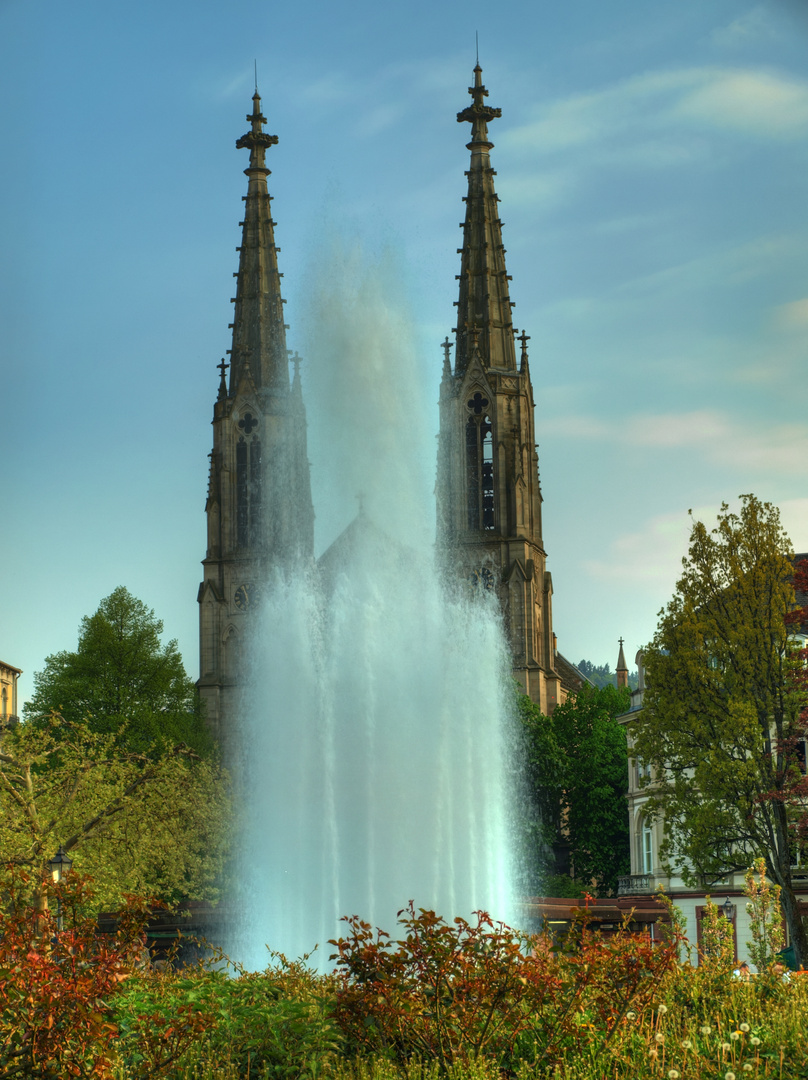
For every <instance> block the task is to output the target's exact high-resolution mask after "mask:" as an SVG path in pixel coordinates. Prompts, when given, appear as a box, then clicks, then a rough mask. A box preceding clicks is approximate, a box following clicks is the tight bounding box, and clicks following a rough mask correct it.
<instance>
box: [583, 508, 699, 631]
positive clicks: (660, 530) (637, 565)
mask: <svg viewBox="0 0 808 1080" xmlns="http://www.w3.org/2000/svg"><path fill="white" fill-rule="evenodd" d="M697 516H698V515H697ZM691 524H692V522H691V519H690V516H689V515H688V514H687V511H686V509H684V508H683V509H681V510H677V511H675V512H673V513H668V514H657V515H656V516H654V517H651V518H648V519H646V520H645V521H643V522H641V524H640V527H639V528H637V529H635V530H633V531H631V532H626V533H622V534H620V535H618V536H617V537H615V538H614V539H613V540H612V541H611V543H610V544H609V545H608V547H607V549H606V550H605V551H603V552H600V553H599V557H598V558H595V559H588V560H587V561H586V562H585V563H584V570H585V571H586V572H587V573H588V574H590V575H591V576H592V577H593V578H596V579H597V580H599V581H618V582H626V583H627V584H628V583H631V584H632V585H633V586H634V587H637V586H642V585H643V584H648V583H649V582H654V583H658V584H659V583H662V584H665V585H669V586H670V588H671V589H672V587H673V584H674V581H675V580H676V575H677V573H678V571H679V568H680V567H681V560H682V556H683V555H684V554H685V552H686V551H687V538H688V536H689V534H690V528H691ZM652 614H653V612H649V617H650V616H651V615H652Z"/></svg>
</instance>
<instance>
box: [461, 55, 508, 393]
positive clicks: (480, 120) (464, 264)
mask: <svg viewBox="0 0 808 1080" xmlns="http://www.w3.org/2000/svg"><path fill="white" fill-rule="evenodd" d="M469 94H471V99H472V104H471V105H469V106H468V107H467V108H465V109H463V110H462V112H459V113H458V114H457V120H458V123H463V122H466V123H470V124H471V142H468V143H466V146H467V148H468V149H469V150H470V151H471V165H470V168H469V171H468V173H467V176H468V178H469V188H468V195H467V196H466V198H465V203H466V218H465V221H464V222H462V223H461V227H462V229H463V247H462V248H459V249H458V251H459V252H460V254H461V256H462V258H461V261H460V273H459V274H458V279H459V281H460V290H459V299H458V301H457V326H456V328H455V332H456V334H457V350H456V352H455V374H459V373H462V372H463V371H465V370H466V368H467V367H468V364H469V361H470V360H471V335H472V333H473V331H475V330H476V331H477V332H478V334H479V347H480V356H481V359H482V362H483V366H484V367H485V368H486V369H490V368H499V369H505V370H509V371H516V349H515V345H514V340H513V334H514V331H513V320H512V315H511V310H512V308H513V304H512V302H511V299H510V296H509V292H508V282H509V281H510V277H509V275H508V272H507V270H506V268H505V248H504V246H503V244H502V222H501V221H500V219H499V211H498V207H497V204H498V202H499V199H498V196H497V193H496V191H495V190H494V176H495V172H494V170H493V169H492V168H491V164H490V161H489V156H488V152H489V150H491V148H492V147H493V145H494V144H493V143H492V142H491V141H490V140H489V138H488V124H489V123H490V122H491V121H492V120H494V119H496V118H497V117H499V116H501V115H502V110H501V109H494V108H492V107H491V106H490V105H486V104H485V98H486V97H488V91H487V90H486V88H485V87H484V86H483V82H482V68H481V67H480V64H479V61H478V62H477V64H476V66H475V68H474V85H473V86H470V87H469Z"/></svg>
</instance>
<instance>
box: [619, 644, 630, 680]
mask: <svg viewBox="0 0 808 1080" xmlns="http://www.w3.org/2000/svg"><path fill="white" fill-rule="evenodd" d="M618 640H619V642H620V652H619V654H618V657H617V686H618V688H619V687H621V686H628V664H627V663H626V655H625V653H624V652H623V639H622V638H619V639H618Z"/></svg>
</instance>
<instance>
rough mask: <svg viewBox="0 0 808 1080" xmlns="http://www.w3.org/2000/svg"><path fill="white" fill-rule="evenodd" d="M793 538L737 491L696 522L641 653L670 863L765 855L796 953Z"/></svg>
mask: <svg viewBox="0 0 808 1080" xmlns="http://www.w3.org/2000/svg"><path fill="white" fill-rule="evenodd" d="M791 559H792V549H791V544H790V542H789V540H788V537H787V536H786V534H785V532H784V531H783V529H782V527H781V524H780V515H779V511H778V510H777V508H776V507H774V506H772V505H771V504H770V503H765V502H761V501H760V500H759V499H757V498H756V497H755V496H754V495H744V496H741V507H740V511H739V513H737V514H736V513H731V512H730V511H729V507H728V506H727V505H726V504H724V505H723V506H722V508H721V511H720V513H719V514H718V520H717V525H716V527H715V528H713V529H712V530H708V528H707V527H706V526H705V525H704V524H703V523H702V522H700V521H696V522H695V523H694V525H693V528H692V531H691V534H690V546H689V550H688V555H687V557H686V558H684V559H683V560H682V565H683V574H682V577H681V579H680V580H679V582H678V584H677V587H676V593H675V595H674V597H673V599H672V600H671V601H670V602H669V603H668V605H667V607H666V608H665V609H664V610H663V611H662V612H661V613H660V622H659V626H658V629H657V632H656V636H655V637H654V640H653V642H652V644H651V645H650V646H649V647H648V649H647V650H646V652H645V661H646V666H647V674H648V680H647V682H648V688H647V690H646V693H645V699H644V708H643V710H642V712H641V713H640V714H639V716H638V719H637V721H635V725H634V755H635V756H636V757H637V758H638V759H640V760H641V761H643V762H646V763H648V764H649V765H651V766H652V767H653V769H654V779H653V780H652V781H651V784H652V786H651V788H650V792H651V799H650V801H649V804H648V809H649V811H650V812H651V813H657V814H660V815H661V816H662V818H663V820H664V830H665V837H666V840H665V845H664V847H663V849H662V852H661V854H662V857H663V859H666V860H667V861H668V865H669V866H671V867H672V868H676V869H677V870H678V871H679V872H680V873H681V875H682V877H683V878H684V880H685V881H686V882H687V883H688V884H691V885H693V886H700V887H705V888H706V887H709V886H710V885H711V884H714V883H715V882H718V881H721V880H722V879H723V878H724V877H725V876H726V875H727V874H729V873H732V872H734V871H739V870H744V869H746V868H747V867H748V866H749V865H750V864H751V863H752V862H753V861H754V860H755V859H757V858H763V859H764V860H765V865H766V870H767V872H768V875H769V877H770V878H771V879H772V880H773V881H774V882H775V883H776V884H777V885H779V886H780V889H781V898H782V903H783V908H784V912H785V916H786V920H787V922H788V926H789V930H790V934H791V940H792V943H793V944H794V946H795V949H796V951H797V954H798V957H799V959H800V961H803V962H804V961H806V960H808V943H807V942H806V935H805V929H804V927H803V923H802V920H801V918H800V917H799V913H798V907H797V898H796V896H795V894H794V888H793V883H792V876H791V866H792V862H793V861H794V856H795V845H796V843H797V837H796V832H795V829H794V825H795V821H794V817H795V813H796V811H795V809H794V807H793V805H792V798H791V796H792V793H793V791H794V788H795V778H799V777H800V776H801V771H800V762H799V759H798V749H799V737H800V736H801V735H802V734H803V733H804V727H805V725H804V721H803V720H802V719H801V713H802V711H803V708H804V706H805V702H806V691H805V688H804V686H803V685H802V682H801V680H800V678H798V677H796V674H795V673H796V670H797V667H798V665H800V664H801V663H802V660H801V658H800V654H799V653H798V650H797V649H796V648H795V646H794V643H793V640H792V639H791V638H790V636H789V626H788V617H789V615H790V614H791V613H792V612H793V611H794V610H795V608H796V604H795V599H794V590H793V587H792V584H791V577H792V572H793V567H792V562H791Z"/></svg>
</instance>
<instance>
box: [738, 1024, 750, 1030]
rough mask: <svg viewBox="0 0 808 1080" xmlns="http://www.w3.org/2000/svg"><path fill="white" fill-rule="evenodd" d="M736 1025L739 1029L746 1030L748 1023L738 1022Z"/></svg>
mask: <svg viewBox="0 0 808 1080" xmlns="http://www.w3.org/2000/svg"><path fill="white" fill-rule="evenodd" d="M738 1027H739V1028H740V1029H741V1031H748V1030H749V1025H748V1024H738Z"/></svg>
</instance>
